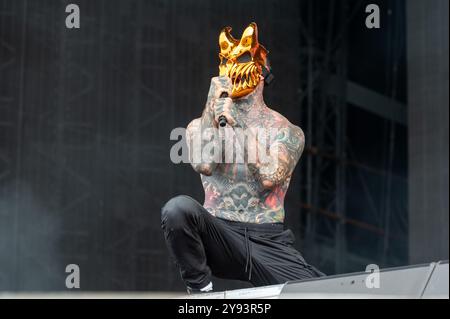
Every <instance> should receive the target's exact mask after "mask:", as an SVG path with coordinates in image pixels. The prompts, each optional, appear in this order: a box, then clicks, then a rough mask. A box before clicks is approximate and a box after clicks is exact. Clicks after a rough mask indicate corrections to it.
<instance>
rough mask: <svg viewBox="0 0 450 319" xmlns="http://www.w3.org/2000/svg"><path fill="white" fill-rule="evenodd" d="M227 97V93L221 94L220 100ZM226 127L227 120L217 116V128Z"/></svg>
mask: <svg viewBox="0 0 450 319" xmlns="http://www.w3.org/2000/svg"><path fill="white" fill-rule="evenodd" d="M226 97H228V93H227V92H222V93H221V94H220V99H223V98H226ZM226 125H227V118H226V117H225V116H223V115H221V116H219V126H220V127H225V126H226Z"/></svg>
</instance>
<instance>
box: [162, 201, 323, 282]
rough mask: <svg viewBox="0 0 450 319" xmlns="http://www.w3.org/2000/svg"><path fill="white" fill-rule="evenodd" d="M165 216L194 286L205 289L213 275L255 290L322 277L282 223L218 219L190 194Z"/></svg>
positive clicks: (175, 254)
mask: <svg viewBox="0 0 450 319" xmlns="http://www.w3.org/2000/svg"><path fill="white" fill-rule="evenodd" d="M161 213H162V216H161V225H162V228H163V231H164V236H165V238H166V242H167V246H168V248H169V252H170V254H171V256H172V258H173V259H174V260H175V262H176V264H177V265H178V267H179V269H180V272H181V277H182V278H183V280H184V282H185V283H186V285H187V286H189V287H191V288H194V289H200V288H203V287H204V286H206V285H207V284H208V283H209V282H210V281H211V275H214V276H216V277H219V278H226V279H237V280H242V281H249V282H250V283H252V284H253V285H254V286H262V285H271V284H278V283H284V282H286V281H289V280H298V279H305V278H312V277H318V276H323V274H322V273H321V272H320V271H318V270H316V269H315V268H314V267H312V266H310V265H308V264H307V263H306V262H305V260H304V259H303V257H302V256H301V255H300V253H299V252H298V251H297V250H295V249H294V248H293V246H292V245H293V243H294V235H293V234H292V232H291V231H290V230H283V224H281V223H278V224H254V223H241V222H233V221H228V220H225V219H220V218H217V217H214V216H212V215H211V214H210V213H208V211H206V209H205V208H203V206H202V205H200V204H199V203H198V202H197V201H195V200H194V199H192V198H191V197H189V196H177V197H174V198H172V199H171V200H169V201H168V202H167V203H166V205H164V207H163V208H162V211H161Z"/></svg>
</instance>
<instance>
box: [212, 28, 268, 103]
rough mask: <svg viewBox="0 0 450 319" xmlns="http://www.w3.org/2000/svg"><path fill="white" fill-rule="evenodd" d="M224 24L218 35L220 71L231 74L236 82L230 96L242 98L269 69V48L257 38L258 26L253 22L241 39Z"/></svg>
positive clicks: (221, 73) (231, 77) (233, 82)
mask: <svg viewBox="0 0 450 319" xmlns="http://www.w3.org/2000/svg"><path fill="white" fill-rule="evenodd" d="M230 32H231V27H225V28H224V29H223V30H222V31H221V32H220V35H219V47H220V53H219V58H220V65H219V75H220V76H224V75H226V76H228V77H229V78H230V79H231V83H232V84H233V87H232V91H231V97H232V98H239V97H242V96H244V95H247V94H249V93H250V92H252V91H253V90H254V89H255V88H256V86H257V85H258V84H259V82H260V81H261V79H262V75H263V71H264V69H267V70H268V66H267V58H266V57H267V53H268V51H267V50H266V49H265V48H264V47H263V46H262V45H261V44H259V42H258V27H257V26H256V23H254V22H252V23H250V25H249V26H248V27H247V28H246V29H245V30H244V32H243V33H242V37H241V39H240V40H237V39H235V38H233V36H232V35H231V34H230Z"/></svg>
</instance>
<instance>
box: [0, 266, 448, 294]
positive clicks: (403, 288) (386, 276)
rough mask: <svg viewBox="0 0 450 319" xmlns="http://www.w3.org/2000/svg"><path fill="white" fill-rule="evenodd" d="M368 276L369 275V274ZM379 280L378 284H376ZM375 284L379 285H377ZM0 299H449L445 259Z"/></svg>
mask: <svg viewBox="0 0 450 319" xmlns="http://www.w3.org/2000/svg"><path fill="white" fill-rule="evenodd" d="M368 276H370V277H368ZM378 283H379V285H378ZM377 286H378V288H377ZM0 298H19V299H30V298H31V299H36V298H39V299H41V298H42V299H167V298H177V299H184V298H186V299H292V298H295V299H316V298H317V299H336V298H338V299H349V298H352V299H354V298H357V299H379V298H395V299H399V298H401V299H404V298H414V299H422V298H423V299H426V298H440V299H442V298H444V299H448V298H449V264H448V261H441V262H432V263H430V264H423V265H414V266H406V267H399V268H389V269H382V270H380V272H379V281H377V280H376V279H375V277H374V274H370V273H367V272H359V273H352V274H345V275H337V276H328V277H324V278H320V279H310V280H302V281H293V282H287V283H285V284H281V285H273V286H265V287H257V288H247V289H237V290H229V291H221V292H213V293H207V294H200V295H186V294H184V293H182V292H174V293H167V292H140V293H136V292H129V293H124V292H100V293H92V292H76V291H73V292H72V291H68V292H52V293H8V292H5V293H2V292H0Z"/></svg>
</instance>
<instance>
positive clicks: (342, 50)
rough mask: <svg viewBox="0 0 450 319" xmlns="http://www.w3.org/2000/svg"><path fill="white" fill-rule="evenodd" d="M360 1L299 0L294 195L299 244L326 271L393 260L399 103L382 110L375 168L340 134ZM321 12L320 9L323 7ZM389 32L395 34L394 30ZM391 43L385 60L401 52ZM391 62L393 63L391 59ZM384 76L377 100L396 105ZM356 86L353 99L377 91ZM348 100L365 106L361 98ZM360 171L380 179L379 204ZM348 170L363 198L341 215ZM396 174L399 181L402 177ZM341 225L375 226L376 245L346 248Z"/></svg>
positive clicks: (347, 199)
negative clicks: (301, 152) (298, 148)
mask: <svg viewBox="0 0 450 319" xmlns="http://www.w3.org/2000/svg"><path fill="white" fill-rule="evenodd" d="M363 3H364V2H363V1H351V0H347V1H340V2H339V5H337V4H336V2H334V1H331V2H329V3H327V4H326V5H325V7H324V6H323V3H318V2H313V1H302V2H301V4H300V21H299V26H300V34H301V44H300V45H301V47H302V50H301V61H302V62H301V63H302V65H303V66H304V67H305V69H303V70H302V75H303V77H302V80H303V83H302V89H301V92H302V95H301V99H300V105H301V107H302V109H303V112H302V121H301V122H302V123H305V124H304V125H305V127H306V132H305V135H306V143H307V145H306V148H305V155H306V159H305V158H304V159H303V162H302V164H301V176H302V185H303V187H302V200H301V202H300V203H299V205H300V207H301V211H302V222H303V224H302V229H304V241H303V245H302V250H303V251H304V252H305V255H306V256H307V258H308V260H310V262H311V263H313V264H315V265H317V266H318V267H319V268H321V269H324V270H325V271H326V272H328V273H342V272H345V271H352V270H355V269H358V267H365V265H368V264H371V263H376V264H378V265H380V266H381V265H383V266H385V265H392V264H396V263H397V262H399V261H398V260H393V259H389V258H388V257H387V255H388V251H389V243H390V241H391V237H392V236H393V234H392V232H391V228H390V221H391V218H392V216H391V214H392V213H393V210H394V208H393V205H392V199H391V196H392V178H393V177H392V171H393V168H392V160H393V156H394V151H395V145H394V143H395V135H394V134H395V128H396V125H398V124H397V123H396V122H398V118H402V117H398V116H397V114H395V113H394V111H395V110H399V108H400V112H405V110H404V109H401V106H400V107H397V108H392V113H390V112H389V113H385V114H386V123H387V125H385V126H386V127H385V128H384V130H385V132H383V134H388V135H389V139H388V143H387V144H386V146H385V152H386V156H385V157H386V158H387V160H386V165H385V166H384V169H382V170H376V169H375V168H372V167H370V166H369V165H366V164H365V163H362V162H360V161H358V160H357V159H356V158H355V156H354V151H353V147H352V145H351V141H350V140H349V139H348V136H347V128H348V125H350V124H351V123H348V116H347V115H348V112H351V111H352V109H351V108H350V109H349V107H350V106H351V104H350V103H351V102H353V101H352V100H351V99H349V97H348V96H349V95H351V94H352V93H353V92H352V90H351V89H352V87H351V86H354V87H355V86H357V85H355V84H349V83H351V82H350V81H349V80H348V76H347V71H348V63H347V58H348V52H347V50H348V49H347V47H348V41H349V25H350V23H351V22H352V19H354V17H355V15H356V14H358V13H359V14H360V12H361V11H362V10H364V6H363ZM323 12H327V15H324V14H323ZM397 25H398V24H397ZM396 36H397V37H398V36H399V34H398V32H397V33H396ZM395 41H398V38H389V39H388V43H389V44H391V45H392V43H394V42H395ZM394 49H395V51H393V52H394V55H395V57H393V61H394V62H398V59H399V56H398V52H401V50H402V47H399V46H397V47H395V48H393V49H392V50H394ZM403 49H404V48H403ZM393 69H394V70H397V67H396V65H395V64H394V67H393ZM386 76H387V78H389V81H388V83H387V87H388V88H389V93H390V96H388V97H383V98H382V100H383V101H387V102H389V103H390V105H396V106H397V104H398V103H397V102H395V93H396V83H397V74H396V72H395V71H394V72H391V70H386ZM364 91H365V93H366V94H365V96H362V99H360V100H361V101H362V104H364V103H365V101H368V104H370V99H371V97H372V96H375V95H377V94H378V93H375V92H372V91H370V90H368V89H364ZM379 100H381V99H379ZM396 103H397V104H396ZM356 106H359V107H361V108H363V109H365V110H370V108H369V107H365V105H356ZM374 113H376V111H375V112H374ZM383 115H384V114H383ZM374 116H379V114H378V115H374ZM401 116H403V115H401ZM364 171H366V172H372V173H375V174H376V175H379V176H382V179H383V183H384V185H385V187H384V191H383V194H382V196H381V204H380V203H379V202H378V201H376V200H374V198H373V195H372V191H371V190H370V186H369V184H370V177H367V176H365V174H363V173H362V172H364ZM349 177H352V178H355V179H357V180H359V183H360V185H361V187H362V189H364V193H365V197H366V198H365V203H366V205H365V207H362V208H361V211H360V212H359V216H356V217H352V216H348V213H347V211H348V208H347V204H348V203H350V204H353V203H354V202H355V198H353V197H354V196H353V194H352V193H351V192H350V191H349V189H348V182H347V178H349ZM402 182H403V183H404V186H405V187H406V181H405V180H403V181H402ZM357 200H360V199H357ZM404 204H405V205H404V206H401V207H399V208H398V209H397V211H396V213H398V214H400V215H402V214H403V215H404V214H405V213H406V201H404ZM353 206H354V205H353ZM368 214H374V215H376V218H375V220H377V221H379V222H377V223H371V222H367V221H366V219H367V218H365V216H367V215H368ZM349 225H350V226H349ZM347 227H355V228H357V229H359V230H362V231H364V232H367V233H368V234H370V233H372V234H375V235H376V238H377V239H376V240H377V243H378V249H377V251H375V252H373V253H371V254H367V253H359V252H358V251H353V252H352V251H350V250H349V249H348V244H349V241H350V240H351V235H350V234H349V233H350V232H349V231H348V229H347ZM403 227H404V226H403ZM400 228H402V227H400ZM404 228H406V227H404ZM396 230H398V229H396ZM359 269H361V268H359Z"/></svg>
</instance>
